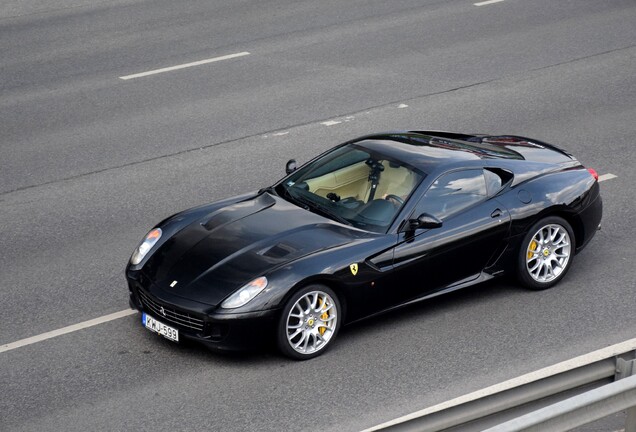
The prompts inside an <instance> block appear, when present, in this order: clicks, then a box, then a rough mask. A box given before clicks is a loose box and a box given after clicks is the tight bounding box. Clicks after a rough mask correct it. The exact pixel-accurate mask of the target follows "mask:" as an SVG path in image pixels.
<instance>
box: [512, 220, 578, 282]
mask: <svg viewBox="0 0 636 432" xmlns="http://www.w3.org/2000/svg"><path fill="white" fill-rule="evenodd" d="M573 259H574V234H573V232H572V227H571V226H570V224H569V223H568V222H567V221H566V220H565V219H563V218H560V217H557V216H550V217H547V218H545V219H542V220H540V221H539V222H537V223H536V224H534V225H533V226H532V228H530V230H529V231H528V234H526V236H525V238H524V239H523V242H522V243H521V248H520V250H519V257H518V262H517V274H518V276H519V281H520V282H521V283H522V284H523V285H524V286H526V287H527V288H530V289H534V290H542V289H546V288H550V287H552V286H554V285H555V284H556V283H558V282H559V281H560V280H561V279H562V278H563V276H565V274H566V273H567V271H568V270H569V268H570V267H571V266H572V261H573Z"/></svg>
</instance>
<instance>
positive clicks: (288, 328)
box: [277, 285, 342, 360]
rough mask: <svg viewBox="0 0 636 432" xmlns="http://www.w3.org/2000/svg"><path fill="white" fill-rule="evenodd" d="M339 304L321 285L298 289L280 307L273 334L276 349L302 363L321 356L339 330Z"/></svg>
mask: <svg viewBox="0 0 636 432" xmlns="http://www.w3.org/2000/svg"><path fill="white" fill-rule="evenodd" d="M340 311H341V309H340V302H339V301H338V297H337V296H336V294H335V293H334V292H333V291H332V290H331V289H330V288H328V287H326V286H323V285H310V286H307V287H305V288H302V289H300V290H299V291H297V292H296V293H294V295H293V296H292V297H291V298H290V299H289V300H288V301H287V303H286V304H285V307H284V308H283V311H282V314H281V317H280V320H279V323H278V331H277V341H278V347H279V349H280V350H281V351H282V353H283V354H285V355H286V356H288V357H291V358H294V359H297V360H306V359H310V358H313V357H316V356H318V355H320V354H322V353H323V352H324V351H325V349H326V348H327V347H328V346H329V345H330V343H331V342H332V341H333V340H334V339H335V338H336V334H337V333H338V329H339V328H340V324H341V319H342V317H341V316H340V313H341V312H340Z"/></svg>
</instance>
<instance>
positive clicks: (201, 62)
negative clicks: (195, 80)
mask: <svg viewBox="0 0 636 432" xmlns="http://www.w3.org/2000/svg"><path fill="white" fill-rule="evenodd" d="M246 55H250V53H248V52H247V51H244V52H240V53H235V54H228V55H224V56H221V57H214V58H209V59H205V60H199V61H195V62H192V63H184V64H180V65H176V66H170V67H165V68H161V69H154V70H150V71H147V72H140V73H136V74H132V75H124V76H120V77H119V79H122V80H129V79H133V78H141V77H145V76H148V75H156V74H160V73H164V72H172V71H175V70H179V69H185V68H190V67H194V66H201V65H204V64H208V63H214V62H218V61H222V60H230V59H233V58H237V57H243V56H246Z"/></svg>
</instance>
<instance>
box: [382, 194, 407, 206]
mask: <svg viewBox="0 0 636 432" xmlns="http://www.w3.org/2000/svg"><path fill="white" fill-rule="evenodd" d="M384 199H385V200H387V201H391V200H393V201H395V202H396V203H398V205H402V204H404V200H403V199H402V198H401V197H399V196H397V195H395V194H387V195H386V196H385V197H384Z"/></svg>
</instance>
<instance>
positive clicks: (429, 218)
mask: <svg viewBox="0 0 636 432" xmlns="http://www.w3.org/2000/svg"><path fill="white" fill-rule="evenodd" d="M441 226H442V221H441V220H439V219H438V218H436V217H435V216H433V215H432V214H428V213H422V214H421V215H419V216H418V217H417V219H409V220H408V221H407V222H406V225H405V228H404V230H403V231H415V230H416V229H432V228H439V227H441Z"/></svg>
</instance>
